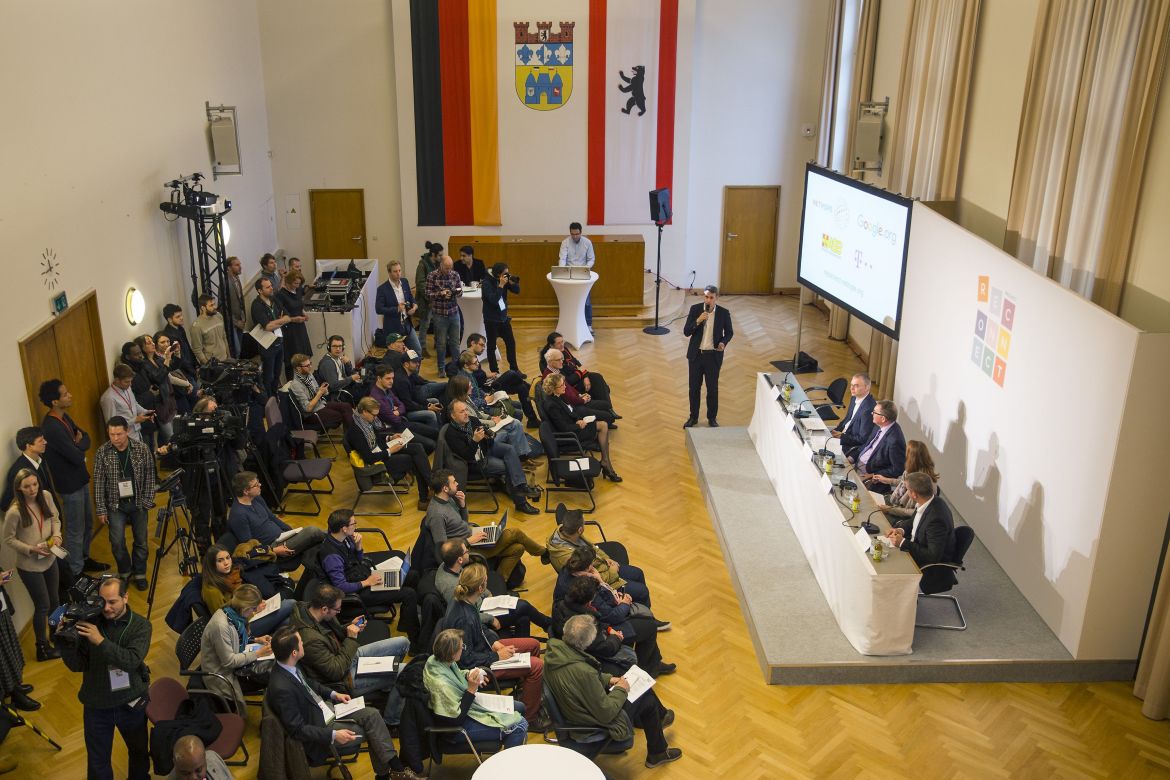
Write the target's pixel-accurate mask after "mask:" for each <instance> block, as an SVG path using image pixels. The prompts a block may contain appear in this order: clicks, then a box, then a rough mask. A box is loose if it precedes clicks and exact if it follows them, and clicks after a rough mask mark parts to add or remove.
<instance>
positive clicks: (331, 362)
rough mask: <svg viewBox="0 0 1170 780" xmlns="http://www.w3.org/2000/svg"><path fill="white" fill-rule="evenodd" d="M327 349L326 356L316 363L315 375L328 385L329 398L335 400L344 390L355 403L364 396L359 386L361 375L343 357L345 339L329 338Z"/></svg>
mask: <svg viewBox="0 0 1170 780" xmlns="http://www.w3.org/2000/svg"><path fill="white" fill-rule="evenodd" d="M328 349H329V352H328V354H326V355H325V356H323V357H322V358H321V360H320V362H318V363H317V373H318V374H319V375H320V376H321V381H322V382H324V383H325V384H327V385H329V397H330V398H333V399H335V400H336V399H337V396H338V394H339V393H340V392H341V391H343V390H344V391H345V392H347V393H349V397H350V399H351V400H352V401H354V402H355V403H356V401H357V399H358V398H360V397H361V396H362V395H363V394H364V391H363V389H362V386H361V381H362V375H361V373H359V372H358V370H357V369H356V368H354V367H353V363H351V362H350V361H349V358H348V357H346V355H345V339H343V338H342V337H341V336H330V337H329V347H328Z"/></svg>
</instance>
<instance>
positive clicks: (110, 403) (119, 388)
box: [98, 363, 154, 441]
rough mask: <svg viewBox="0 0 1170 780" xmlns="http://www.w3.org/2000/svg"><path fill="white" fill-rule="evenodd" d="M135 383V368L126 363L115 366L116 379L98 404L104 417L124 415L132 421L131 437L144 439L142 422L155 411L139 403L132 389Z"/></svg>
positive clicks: (107, 418) (149, 417)
mask: <svg viewBox="0 0 1170 780" xmlns="http://www.w3.org/2000/svg"><path fill="white" fill-rule="evenodd" d="M133 383H134V369H132V368H130V366H128V365H126V364H125V363H119V364H118V365H116V366H114V381H113V382H111V383H110V386H109V387H107V388H106V392H104V393H102V397H101V398H100V399H99V400H98V405H99V406H101V408H102V418H103V419H105V420H109V419H110V418H112V417H124V418H125V419H126V421H127V422H128V423H130V438H131V439H137V440H138V441H142V423H144V422H146V421H148V420H150V419H151V418H152V417H153V416H154V411H153V410H151V409H146V408H144V407H143V406H142V404H140V403H138V399H137V398H135V397H134V391H133V390H132V389H130V385H132V384H133Z"/></svg>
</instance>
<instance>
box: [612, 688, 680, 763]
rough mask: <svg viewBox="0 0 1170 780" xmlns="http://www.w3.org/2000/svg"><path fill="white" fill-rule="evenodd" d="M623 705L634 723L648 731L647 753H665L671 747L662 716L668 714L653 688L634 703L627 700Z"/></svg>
mask: <svg viewBox="0 0 1170 780" xmlns="http://www.w3.org/2000/svg"><path fill="white" fill-rule="evenodd" d="M622 707H623V709H625V711H626V714H627V715H629V716H630V720H632V721H633V722H634V725H635V726H637V727H638V728H640V729H642V730H643V731H645V732H646V753H647V754H648V755H654V754H655V753H665V752H666V748H667V747H669V745H668V744H667V742H666V736H665V735H663V733H662V718H663V717H665V715H666V708H665V707H663V706H662V702H661V701H659V700H658V696H656V695H655V693H654V691H653V689H651V690H649V691H646V692H645V693H643V694H642V695H641V696H639V697H638V700H637V701H636V702H634V703H633V704H631V703H630V702H628V701H627V702H626V703H625V704H623V705H622Z"/></svg>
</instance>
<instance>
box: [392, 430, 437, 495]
mask: <svg viewBox="0 0 1170 780" xmlns="http://www.w3.org/2000/svg"><path fill="white" fill-rule="evenodd" d="M382 454H383V457H382V462H383V463H385V464H386V470H387V471H389V472H390V473H391V475H393V474H405V473H406V472H408V471H413V472H414V481H415V484H416V485H417V487H418V497H419V500H420V501H425V500H426V499H427V496H428V495H429V494H430V485H431V464H430V461H428V460H427V451H426V449H425V448H424V447H423V446H422V445H421V444H419V443H418V442H417V441H414V440H411V441H410V442H409V443H407V445H406V447H404V448H403V449H401V450H399V451H398V452H395V453H391V454H387V449H386V441H385V440H383V441H382Z"/></svg>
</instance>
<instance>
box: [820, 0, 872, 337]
mask: <svg viewBox="0 0 1170 780" xmlns="http://www.w3.org/2000/svg"><path fill="white" fill-rule="evenodd" d="M831 2H832V7H831V9H830V11H829V14H830V16H829V27H828V41H827V42H826V45H825V67H824V74H823V78H822V82H821V123H820V127H821V133H820V136H819V138H818V139H817V162H819V163H820V164H821V165H823V166H825V167H827V168H832V169H834V170H839V171H842V172H844V173H846V174H848V173H849V172H850V170H851V169H852V166H853V135H854V132H855V130H856V127H857V106H858V103H860V102H862V101H867V100H869V99H870V94H871V92H872V87H873V61H874V55H875V53H876V50H877V29H878V15H879V11H880V8H881V0H831ZM846 80H847V82H848V83H847V84H844V83H843V81H846ZM846 86H847V87H848V89H847V91H846V90H845V89H843V87H846ZM842 116H844V117H845V121H844V122H842V121H841V118H842ZM826 305H827V306H828V310H829V338H831V339H836V340H838V341H844V340H845V338H846V337H847V336H848V335H849V312H848V311H846V310H845V309H842V308H841V307H840V306H837V305H836V304H834V303H829V302H827V301H826Z"/></svg>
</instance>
